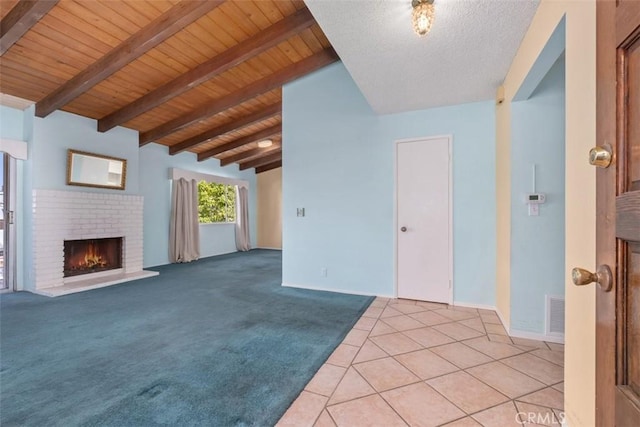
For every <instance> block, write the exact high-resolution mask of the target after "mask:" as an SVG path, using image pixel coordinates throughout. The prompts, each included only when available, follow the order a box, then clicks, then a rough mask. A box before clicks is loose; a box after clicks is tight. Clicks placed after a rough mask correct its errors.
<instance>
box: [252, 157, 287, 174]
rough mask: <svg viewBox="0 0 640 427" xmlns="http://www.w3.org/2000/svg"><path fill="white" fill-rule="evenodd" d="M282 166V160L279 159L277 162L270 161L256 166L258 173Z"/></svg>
mask: <svg viewBox="0 0 640 427" xmlns="http://www.w3.org/2000/svg"><path fill="white" fill-rule="evenodd" d="M281 167H282V160H278V161H277V162H273V163H269V164H268V165H264V166H258V167H257V168H256V173H262V172H267V171H270V170H271V169H277V168H281Z"/></svg>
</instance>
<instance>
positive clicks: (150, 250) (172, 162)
mask: <svg viewBox="0 0 640 427" xmlns="http://www.w3.org/2000/svg"><path fill="white" fill-rule="evenodd" d="M169 168H178V169H184V170H189V171H193V172H199V173H206V174H210V175H217V176H224V177H228V178H235V179H240V180H245V181H248V182H249V229H250V232H251V246H252V247H255V246H256V234H257V229H256V224H257V221H256V203H257V197H256V176H255V172H254V171H253V169H250V170H245V171H239V170H238V166H237V165H235V164H234V165H229V166H226V167H224V168H223V167H220V162H219V161H218V160H216V159H210V160H206V161H204V162H198V161H197V158H196V155H195V154H192V153H180V154H177V155H175V156H170V155H169V153H168V149H167V147H164V146H161V145H157V144H148V145H146V146H144V147H143V148H141V149H140V193H141V194H142V195H144V206H145V210H144V265H145V267H148V266H155V265H161V264H168V263H169V241H168V236H169V218H170V212H171V182H170V180H169ZM234 227H235V226H234V225H233V224H207V225H201V226H200V256H202V257H207V256H213V255H220V254H224V253H229V252H235V251H236V246H235V228H234Z"/></svg>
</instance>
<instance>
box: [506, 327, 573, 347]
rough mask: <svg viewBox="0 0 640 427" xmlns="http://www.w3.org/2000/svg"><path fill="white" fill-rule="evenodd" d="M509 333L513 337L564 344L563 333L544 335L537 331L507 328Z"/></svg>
mask: <svg viewBox="0 0 640 427" xmlns="http://www.w3.org/2000/svg"><path fill="white" fill-rule="evenodd" d="M509 335H510V336H512V337H514V338H526V339H529V340H536V341H547V342H554V343H558V344H564V335H545V334H540V333H538V332H529V331H519V330H517V329H509Z"/></svg>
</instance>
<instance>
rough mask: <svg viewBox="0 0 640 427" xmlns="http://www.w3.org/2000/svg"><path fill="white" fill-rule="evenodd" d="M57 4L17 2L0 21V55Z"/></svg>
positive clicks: (41, 0)
mask: <svg viewBox="0 0 640 427" xmlns="http://www.w3.org/2000/svg"><path fill="white" fill-rule="evenodd" d="M57 3H58V0H22V1H19V2H18V4H16V5H15V6H14V7H13V8H12V9H11V10H10V11H9V13H7V14H6V15H5V16H4V18H2V21H0V55H4V53H5V52H6V51H8V50H9V48H10V47H11V46H13V45H14V44H15V43H16V42H17V41H18V40H20V38H21V37H22V36H24V35H25V34H26V33H27V31H29V30H30V29H31V27H33V26H34V25H35V24H36V23H37V22H38V21H39V20H41V19H42V17H43V16H44V15H46V14H47V13H48V12H49V11H50V10H51V9H52V8H53V7H54V6H55V5H56V4H57Z"/></svg>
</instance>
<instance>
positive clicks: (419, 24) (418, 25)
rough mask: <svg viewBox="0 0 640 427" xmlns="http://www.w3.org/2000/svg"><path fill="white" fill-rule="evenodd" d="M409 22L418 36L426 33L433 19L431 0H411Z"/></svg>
mask: <svg viewBox="0 0 640 427" xmlns="http://www.w3.org/2000/svg"><path fill="white" fill-rule="evenodd" d="M411 6H412V7H413V13H412V14H411V23H412V24H413V31H415V32H416V34H417V35H419V36H420V37H424V36H426V35H427V33H428V32H429V30H431V26H432V25H433V20H434V19H435V14H434V7H433V0H412V1H411Z"/></svg>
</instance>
